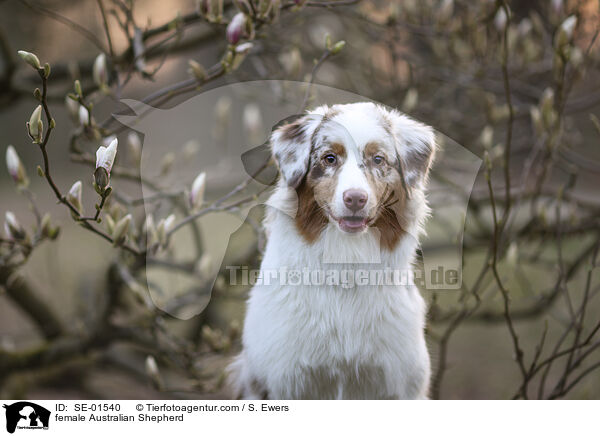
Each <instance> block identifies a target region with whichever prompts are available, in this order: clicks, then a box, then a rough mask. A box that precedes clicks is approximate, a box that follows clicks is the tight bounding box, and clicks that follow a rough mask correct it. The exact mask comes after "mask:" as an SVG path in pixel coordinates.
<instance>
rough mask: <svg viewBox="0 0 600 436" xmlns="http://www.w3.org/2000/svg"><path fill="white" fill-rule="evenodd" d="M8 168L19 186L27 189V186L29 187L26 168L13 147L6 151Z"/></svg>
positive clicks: (10, 146)
mask: <svg viewBox="0 0 600 436" xmlns="http://www.w3.org/2000/svg"><path fill="white" fill-rule="evenodd" d="M6 167H7V168H8V174H10V176H11V177H12V179H13V180H14V181H15V183H16V184H17V185H18V186H20V187H27V185H29V179H28V178H27V173H26V172H25V167H24V166H23V164H22V163H21V159H19V155H18V154H17V151H16V150H15V148H14V147H13V146H12V145H9V146H8V148H7V149H6Z"/></svg>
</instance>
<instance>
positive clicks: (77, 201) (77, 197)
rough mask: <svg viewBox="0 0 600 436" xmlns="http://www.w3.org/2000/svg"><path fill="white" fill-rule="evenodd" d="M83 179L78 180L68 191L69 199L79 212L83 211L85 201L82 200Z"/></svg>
mask: <svg viewBox="0 0 600 436" xmlns="http://www.w3.org/2000/svg"><path fill="white" fill-rule="evenodd" d="M81 187H82V184H81V180H78V181H76V182H75V183H73V186H71V189H69V192H68V193H67V200H68V201H69V203H71V204H72V205H73V207H74V208H75V209H77V210H78V211H79V213H83V203H82V201H81Z"/></svg>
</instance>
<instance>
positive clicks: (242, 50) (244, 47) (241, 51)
mask: <svg viewBox="0 0 600 436" xmlns="http://www.w3.org/2000/svg"><path fill="white" fill-rule="evenodd" d="M252 47H254V44H253V43H251V42H245V43H243V44H240V45H238V46H237V47H236V48H235V53H236V54H238V55H246V54H248V52H249V51H250V50H251V49H252Z"/></svg>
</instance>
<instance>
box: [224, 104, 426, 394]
mask: <svg viewBox="0 0 600 436" xmlns="http://www.w3.org/2000/svg"><path fill="white" fill-rule="evenodd" d="M271 147H272V152H273V156H274V157H275V159H276V161H277V163H278V166H279V171H280V175H281V177H280V180H279V182H278V184H277V186H276V188H275V191H274V193H273V194H272V196H271V198H270V200H269V205H270V206H271V207H270V208H268V211H267V216H266V219H265V227H266V231H267V236H268V243H267V247H266V252H265V256H264V259H263V262H262V265H261V268H262V269H263V270H265V271H266V270H271V271H273V270H280V269H281V268H287V269H288V270H299V271H302V270H303V269H305V268H307V270H308V271H312V270H318V271H323V270H326V269H329V270H331V269H339V270H343V269H346V270H347V269H356V268H363V269H369V268H376V269H378V270H381V269H385V268H391V269H394V270H405V271H409V270H410V271H412V263H413V261H414V257H415V252H416V249H417V244H418V237H419V235H420V234H421V233H422V225H423V222H424V220H425V218H426V216H427V213H428V208H427V203H426V199H425V192H424V190H425V185H426V182H427V173H428V170H429V167H430V166H431V163H432V160H433V156H434V152H435V138H434V134H433V131H432V129H431V128H430V127H428V126H425V125H423V124H421V123H418V122H416V121H414V120H412V119H410V118H408V117H407V116H405V115H402V114H400V113H398V112H396V111H389V110H387V109H385V108H383V107H381V106H376V105H375V104H373V103H355V104H348V105H334V106H332V107H327V106H322V107H319V108H317V109H316V110H314V111H312V112H310V113H308V114H307V115H305V116H303V117H301V118H299V119H297V120H296V121H294V122H292V123H290V124H287V125H284V126H281V127H279V128H278V129H277V130H275V131H274V132H273V134H272V136H271ZM330 155H333V156H335V159H333V160H335V163H332V162H330V161H332V158H331V157H330ZM376 156H377V157H376ZM380 158H381V159H380ZM355 189H360V190H361V191H362V192H364V193H366V194H367V196H368V199H367V200H366V205H365V206H364V209H362V210H359V211H358V212H352V211H350V210H349V209H348V207H346V203H345V202H344V198H345V195H346V194H345V192H348V190H355ZM351 215H354V216H351ZM348 216H350V218H346V217H348ZM331 255H334V257H335V258H336V259H335V262H336V263H325V262H326V260H325V258H326V257H331ZM373 262H376V263H373ZM275 282H276V283H270V284H257V285H256V286H254V288H253V289H252V290H251V292H250V298H249V301H248V307H247V314H246V320H245V325H244V333H243V350H242V352H241V354H240V355H239V356H238V357H237V358H236V360H235V361H234V362H233V363H232V364H231V366H230V378H231V382H232V385H233V387H234V389H235V391H236V395H237V396H238V397H241V398H247V399H259V398H264V399H378V398H380V399H384V398H388V399H425V398H427V392H428V385H429V376H430V364H429V355H428V351H427V347H426V343H425V335H424V324H425V309H426V308H425V303H424V300H423V298H422V297H421V295H420V294H419V291H418V289H417V288H416V287H415V286H414V285H413V284H412V282H411V283H408V284H407V285H406V286H404V285H401V286H389V285H384V284H368V285H356V286H354V287H351V288H344V287H341V286H331V285H328V284H326V283H324V284H321V285H310V286H292V285H282V284H280V283H279V281H278V280H275Z"/></svg>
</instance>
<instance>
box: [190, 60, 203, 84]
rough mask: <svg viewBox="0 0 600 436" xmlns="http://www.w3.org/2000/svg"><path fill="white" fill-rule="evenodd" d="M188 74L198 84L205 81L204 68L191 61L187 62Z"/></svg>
mask: <svg viewBox="0 0 600 436" xmlns="http://www.w3.org/2000/svg"><path fill="white" fill-rule="evenodd" d="M188 66H189V68H188V73H189V74H190V75H191V76H194V77H195V78H196V80H198V82H203V81H204V79H206V76H207V74H206V70H205V69H204V67H203V66H202V65H201V64H199V63H198V62H196V61H195V60H193V59H190V60H189V61H188Z"/></svg>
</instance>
